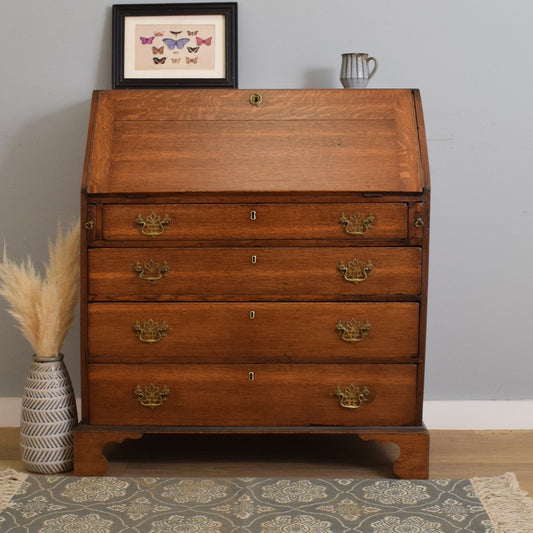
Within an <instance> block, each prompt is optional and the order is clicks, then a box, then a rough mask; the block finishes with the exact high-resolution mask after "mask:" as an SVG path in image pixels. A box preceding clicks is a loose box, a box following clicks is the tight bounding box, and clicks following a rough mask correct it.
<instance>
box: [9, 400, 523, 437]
mask: <svg viewBox="0 0 533 533" xmlns="http://www.w3.org/2000/svg"><path fill="white" fill-rule="evenodd" d="M21 404H22V399H21V398H0V427H16V426H18V425H19V424H20V407H21ZM77 404H78V413H79V412H80V401H79V399H78V401H77ZM424 423H425V424H426V426H427V427H428V429H478V430H482V429H533V400H508V401H506V400H501V401H500V400H498V401H491V400H487V401H486V400H479V401H478V400H475V401H455V400H450V401H446V400H443V401H431V400H429V401H426V402H424Z"/></svg>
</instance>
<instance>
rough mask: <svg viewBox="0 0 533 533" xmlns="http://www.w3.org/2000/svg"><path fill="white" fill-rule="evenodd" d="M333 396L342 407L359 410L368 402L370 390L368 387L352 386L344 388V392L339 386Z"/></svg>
mask: <svg viewBox="0 0 533 533" xmlns="http://www.w3.org/2000/svg"><path fill="white" fill-rule="evenodd" d="M333 394H334V396H335V397H336V398H337V401H338V402H339V404H340V405H341V407H345V408H346V409H359V407H361V406H362V405H363V404H364V403H365V402H367V401H368V395H369V390H368V387H367V386H366V385H363V386H362V387H356V386H355V385H353V384H351V385H348V386H347V387H344V390H343V389H341V387H340V385H339V386H337V388H336V389H335V392H334V393H333Z"/></svg>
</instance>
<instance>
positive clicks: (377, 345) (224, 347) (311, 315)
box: [89, 302, 419, 363]
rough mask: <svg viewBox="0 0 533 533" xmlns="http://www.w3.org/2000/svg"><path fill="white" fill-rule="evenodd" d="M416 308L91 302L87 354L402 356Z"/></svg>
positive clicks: (413, 347)
mask: <svg viewBox="0 0 533 533" xmlns="http://www.w3.org/2000/svg"><path fill="white" fill-rule="evenodd" d="M418 315H419V306H418V304H417V303H414V302H404V303H258V302H251V303H246V304H245V303H180V304H146V303H145V304H134V303H131V304H106V303H93V304H90V305H89V356H90V359H91V360H92V361H95V362H96V361H105V362H124V363H131V362H179V363H185V362H190V363H192V362H209V363H214V362H244V361H255V362H286V361H288V362H290V361H298V362H303V361H308V362H313V361H315V362H318V361H325V362H327V361H328V360H329V361H332V360H334V361H342V362H349V361H350V360H353V359H357V358H367V359H368V358H385V359H392V360H399V359H402V358H403V359H404V360H409V358H412V357H416V356H417V354H418ZM137 321H138V324H137V325H136V323H137ZM150 321H153V322H150ZM339 321H340V323H339ZM357 323H358V324H357ZM135 327H136V329H135Z"/></svg>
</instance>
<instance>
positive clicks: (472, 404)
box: [424, 400, 533, 430]
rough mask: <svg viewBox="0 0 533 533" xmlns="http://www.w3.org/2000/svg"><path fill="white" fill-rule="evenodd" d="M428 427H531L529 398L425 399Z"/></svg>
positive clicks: (531, 402) (532, 403) (532, 414)
mask: <svg viewBox="0 0 533 533" xmlns="http://www.w3.org/2000/svg"><path fill="white" fill-rule="evenodd" d="M424 423H425V424H426V426H427V427H428V429H479V430H482V429H533V400H470V401H456V400H449V401H446V400H439V401H436V400H428V401H426V402H424Z"/></svg>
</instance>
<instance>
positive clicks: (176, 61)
mask: <svg viewBox="0 0 533 533" xmlns="http://www.w3.org/2000/svg"><path fill="white" fill-rule="evenodd" d="M171 59H172V63H179V62H180V61H181V57H176V58H175V57H172V58H171ZM187 59H189V58H187Z"/></svg>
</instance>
